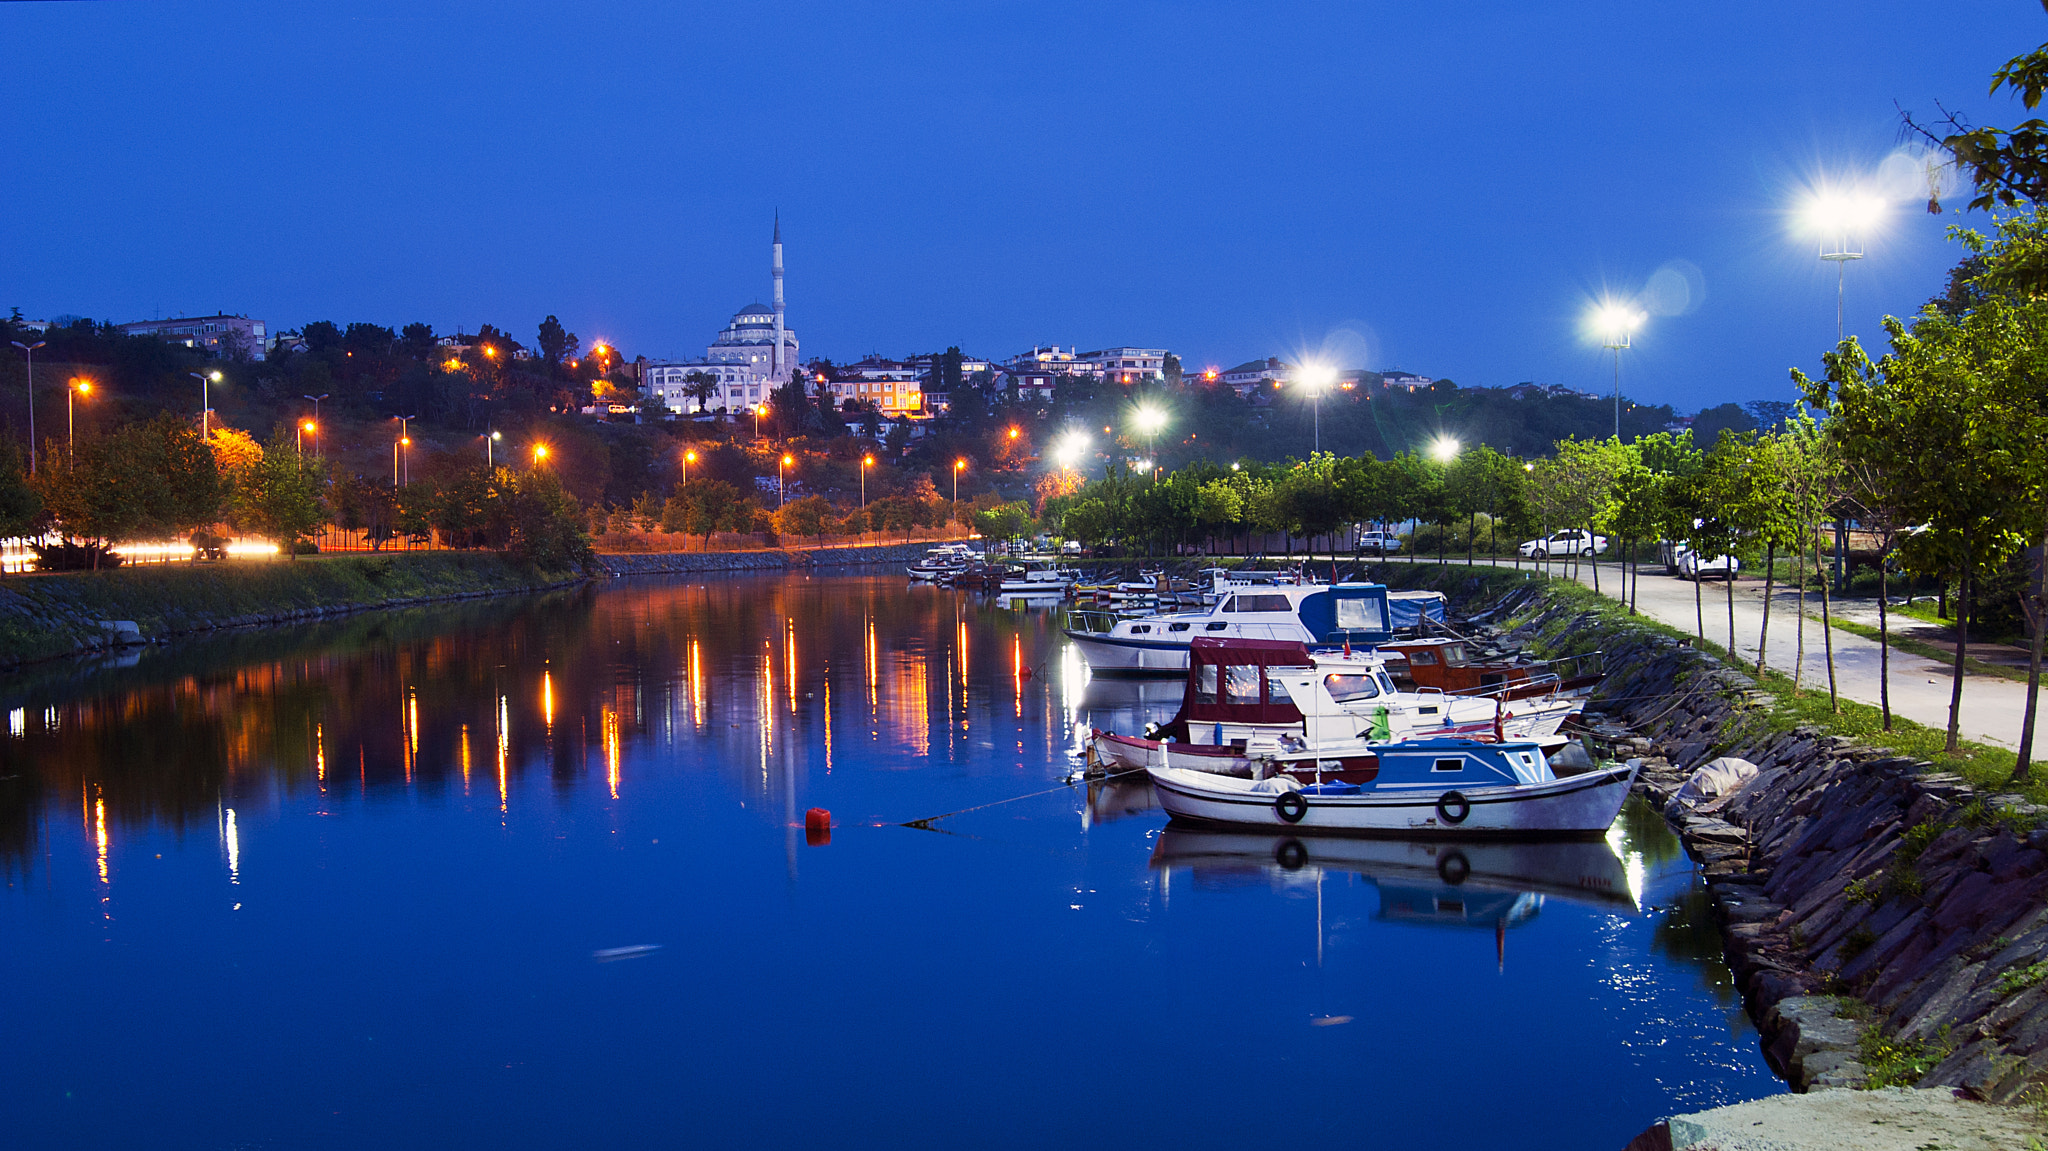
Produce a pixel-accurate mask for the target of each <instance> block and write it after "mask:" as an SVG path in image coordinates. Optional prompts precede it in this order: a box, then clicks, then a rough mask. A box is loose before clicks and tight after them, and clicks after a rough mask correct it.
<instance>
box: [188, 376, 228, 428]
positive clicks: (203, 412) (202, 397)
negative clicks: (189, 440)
mask: <svg viewBox="0 0 2048 1151" xmlns="http://www.w3.org/2000/svg"><path fill="white" fill-rule="evenodd" d="M185 374H186V375H188V376H191V377H192V378H193V379H195V380H198V381H199V438H200V439H202V440H203V439H205V438H207V437H208V436H210V435H212V434H213V432H212V430H211V424H210V422H209V419H208V417H209V416H210V415H211V414H212V412H213V392H212V387H213V385H214V384H217V383H220V373H219V372H217V371H216V372H186V373H185Z"/></svg>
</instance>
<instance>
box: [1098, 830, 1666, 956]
mask: <svg viewBox="0 0 2048 1151" xmlns="http://www.w3.org/2000/svg"><path fill="white" fill-rule="evenodd" d="M1090 798H1091V806H1092V799H1093V796H1092V794H1091V797H1090ZM1624 854H1625V852H1617V850H1616V847H1615V845H1613V844H1610V843H1609V842H1607V841H1606V840H1594V841H1591V842H1586V841H1575V842H1562V843H1540V842H1523V841H1491V842H1488V841H1481V842H1472V843H1465V842H1455V843H1453V842H1445V841H1442V840H1402V839H1359V838H1354V837H1348V836H1346V837H1338V836H1313V835H1272V834H1264V833H1258V832H1236V831H1190V830H1187V829H1184V828H1179V827H1168V828H1167V829H1166V830H1164V831H1162V832H1160V834H1159V839H1158V842H1157V843H1156V845H1155V846H1154V847H1153V849H1152V868H1153V870H1155V871H1165V872H1168V873H1169V874H1170V873H1173V872H1181V871H1185V872H1188V873H1191V874H1192V875H1193V876H1194V877H1195V878H1196V879H1198V880H1199V879H1202V878H1205V877H1219V876H1233V875H1235V876H1243V875H1254V874H1263V875H1268V876H1272V877H1275V878H1280V879H1283V880H1288V881H1293V880H1296V879H1299V880H1305V881H1312V882H1316V883H1318V884H1320V881H1321V880H1322V878H1323V876H1324V875H1325V874H1328V873H1333V872H1348V873H1351V874H1354V875H1357V876H1359V877H1361V878H1363V879H1364V880H1365V881H1366V882H1368V883H1370V884H1372V885H1373V887H1375V888H1376V889H1377V890H1378V892H1379V897H1380V906H1379V914H1378V916H1377V918H1379V919H1383V920H1388V921H1391V922H1397V923H1421V924H1430V925H1433V926H1440V927H1473V928H1482V929H1491V930H1492V931H1493V932H1494V936H1495V946H1496V948H1497V949H1499V952H1500V957H1501V959H1502V960H1503V961H1505V958H1506V932H1507V929H1508V928H1510V927H1516V926H1519V925H1521V924H1524V923H1527V922H1528V921H1529V920H1531V919H1534V918H1535V917H1536V914H1537V913H1538V912H1540V911H1541V910H1542V909H1543V905H1544V901H1545V900H1546V899H1562V900H1566V901H1569V902H1573V903H1581V904H1587V905H1590V906H1594V907H1600V908H1606V909H1611V910H1618V911H1628V912H1634V911H1638V910H1640V894H1639V892H1640V883H1641V881H1640V879H1639V878H1636V877H1635V876H1633V875H1632V872H1631V868H1630V866H1629V865H1628V864H1627V863H1625V862H1624V860H1623V855H1624Z"/></svg>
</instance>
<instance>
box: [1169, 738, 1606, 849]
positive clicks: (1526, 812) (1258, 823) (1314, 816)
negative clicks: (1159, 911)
mask: <svg viewBox="0 0 2048 1151" xmlns="http://www.w3.org/2000/svg"><path fill="white" fill-rule="evenodd" d="M1372 755H1373V757H1374V762H1373V763H1372V764H1371V765H1370V766H1369V767H1359V766H1351V767H1347V768H1344V769H1342V770H1339V769H1337V768H1336V766H1335V765H1334V764H1333V769H1332V771H1331V772H1330V773H1329V775H1328V777H1326V778H1319V779H1318V780H1317V781H1316V782H1304V781H1303V780H1301V779H1300V778H1297V777H1296V776H1294V775H1291V774H1288V773H1285V772H1282V773H1280V774H1276V775H1272V776H1269V777H1267V778H1265V779H1256V780H1253V779H1240V778H1237V777H1235V776H1228V775H1216V774H1214V773H1211V772H1206V771H1191V770H1188V769H1186V768H1181V767H1155V768H1151V769H1150V770H1149V771H1148V773H1147V774H1148V775H1150V777H1151V779H1152V790H1153V793H1154V794H1155V795H1156V796H1158V798H1159V805H1160V806H1161V807H1163V808H1165V809H1166V811H1167V814H1169V815H1171V816H1172V817H1173V818H1174V819H1176V820H1179V821H1182V822H1184V823H1193V824H1197V825H1203V824H1208V825H1220V826H1232V827H1262V828H1300V829H1302V830H1308V831H1326V832H1342V833H1352V834H1364V835H1409V836H1460V837H1462V836H1475V837H1485V836H1503V837H1507V836H1529V837H1542V836H1557V837H1564V836H1593V835H1599V834H1602V833H1604V832H1606V830H1607V829H1608V828H1609V827H1610V826H1612V825H1613V823H1614V819H1615V816H1617V815H1619V814H1620V813H1621V805H1622V803H1623V802H1624V801H1626V800H1627V799H1628V791H1629V785H1630V784H1631V783H1633V782H1634V780H1635V775H1636V771H1637V769H1638V768H1639V767H1640V766H1641V761H1639V760H1631V761H1630V762H1629V763H1628V764H1626V765H1621V766H1614V767H1607V768H1600V769H1596V770H1594V771H1589V772H1586V773H1584V774H1582V775H1572V776H1566V777H1564V778H1559V777H1558V776H1556V775H1555V774H1553V773H1552V772H1551V770H1550V763H1549V761H1548V760H1547V759H1546V758H1545V757H1544V754H1543V749H1542V748H1541V747H1540V746H1538V745H1537V744H1535V743H1533V742H1528V741H1508V742H1501V743H1482V742H1480V741H1478V740H1471V739H1419V740H1408V741H1405V742H1402V743H1392V744H1381V745H1378V746H1377V747H1375V748H1373V749H1372Z"/></svg>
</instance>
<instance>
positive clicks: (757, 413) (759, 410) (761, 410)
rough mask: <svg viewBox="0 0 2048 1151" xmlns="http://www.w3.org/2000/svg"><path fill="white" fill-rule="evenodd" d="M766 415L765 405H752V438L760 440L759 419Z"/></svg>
mask: <svg viewBox="0 0 2048 1151" xmlns="http://www.w3.org/2000/svg"><path fill="white" fill-rule="evenodd" d="M767 414H768V405H767V404H755V405H754V438H755V439H757V440H758V439H760V438H761V417H762V416H764V415H767Z"/></svg>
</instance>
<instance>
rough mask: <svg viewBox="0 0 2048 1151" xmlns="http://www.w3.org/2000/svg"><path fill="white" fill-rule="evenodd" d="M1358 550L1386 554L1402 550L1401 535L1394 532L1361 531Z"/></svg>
mask: <svg viewBox="0 0 2048 1151" xmlns="http://www.w3.org/2000/svg"><path fill="white" fill-rule="evenodd" d="M1358 550H1359V551H1362V552H1375V553H1377V554H1379V555H1385V554H1387V553H1388V552H1397V551H1400V550H1401V537H1400V536H1397V535H1395V534H1394V533H1393V532H1360V533H1359V536H1358Z"/></svg>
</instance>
